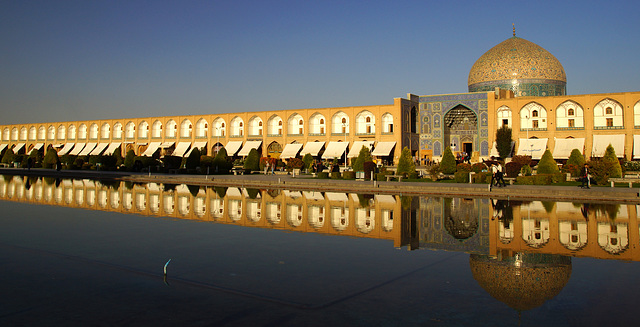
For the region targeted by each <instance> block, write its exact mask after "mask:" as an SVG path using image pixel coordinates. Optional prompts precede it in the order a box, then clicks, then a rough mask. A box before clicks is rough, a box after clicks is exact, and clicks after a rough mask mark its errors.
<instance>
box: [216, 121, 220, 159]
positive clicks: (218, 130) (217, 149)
mask: <svg viewBox="0 0 640 327" xmlns="http://www.w3.org/2000/svg"><path fill="white" fill-rule="evenodd" d="M216 136H217V137H218V139H217V140H216V155H217V154H218V152H220V146H219V145H218V144H220V126H216Z"/></svg>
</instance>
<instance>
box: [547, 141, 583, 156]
mask: <svg viewBox="0 0 640 327" xmlns="http://www.w3.org/2000/svg"><path fill="white" fill-rule="evenodd" d="M555 143H556V145H555V146H554V147H553V158H554V159H569V156H570V155H571V151H573V149H578V150H579V151H580V154H582V153H583V152H584V138H577V139H558V138H557V139H555Z"/></svg>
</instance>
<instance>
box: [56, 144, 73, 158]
mask: <svg viewBox="0 0 640 327" xmlns="http://www.w3.org/2000/svg"><path fill="white" fill-rule="evenodd" d="M74 145H76V144H75V143H67V144H65V145H64V147H62V149H60V151H58V155H59V156H64V155H65V154H67V153H69V151H70V150H71V148H73V146H74Z"/></svg>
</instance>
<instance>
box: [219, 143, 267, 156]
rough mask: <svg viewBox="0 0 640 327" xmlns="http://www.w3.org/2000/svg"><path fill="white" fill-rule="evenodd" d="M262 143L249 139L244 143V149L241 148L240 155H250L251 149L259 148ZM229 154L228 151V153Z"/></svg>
mask: <svg viewBox="0 0 640 327" xmlns="http://www.w3.org/2000/svg"><path fill="white" fill-rule="evenodd" d="M260 144H262V141H247V142H245V143H244V146H243V147H242V150H240V152H238V155H239V156H241V157H244V156H247V155H249V151H251V149H257V148H259V147H260ZM227 155H228V153H227Z"/></svg>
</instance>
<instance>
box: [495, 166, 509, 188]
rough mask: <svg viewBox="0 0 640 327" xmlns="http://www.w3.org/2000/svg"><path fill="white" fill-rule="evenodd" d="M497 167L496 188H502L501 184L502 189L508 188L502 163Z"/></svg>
mask: <svg viewBox="0 0 640 327" xmlns="http://www.w3.org/2000/svg"><path fill="white" fill-rule="evenodd" d="M496 166H497V167H496V186H500V184H502V187H506V186H507V183H505V182H504V169H503V168H502V165H501V164H500V163H498V164H497V165H496Z"/></svg>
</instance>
